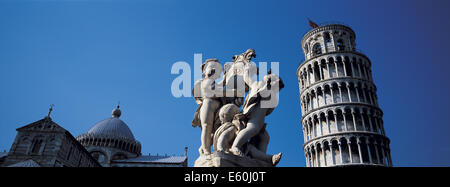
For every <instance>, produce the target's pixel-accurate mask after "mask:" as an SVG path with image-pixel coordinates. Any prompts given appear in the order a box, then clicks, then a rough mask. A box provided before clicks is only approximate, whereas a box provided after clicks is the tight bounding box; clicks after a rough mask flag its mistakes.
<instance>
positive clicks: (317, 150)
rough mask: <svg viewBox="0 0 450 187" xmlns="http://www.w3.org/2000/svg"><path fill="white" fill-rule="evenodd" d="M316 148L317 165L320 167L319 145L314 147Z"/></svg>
mask: <svg viewBox="0 0 450 187" xmlns="http://www.w3.org/2000/svg"><path fill="white" fill-rule="evenodd" d="M314 148H315V149H316V150H315V151H316V166H317V167H320V160H319V149H318V147H317V146H315V147H314Z"/></svg>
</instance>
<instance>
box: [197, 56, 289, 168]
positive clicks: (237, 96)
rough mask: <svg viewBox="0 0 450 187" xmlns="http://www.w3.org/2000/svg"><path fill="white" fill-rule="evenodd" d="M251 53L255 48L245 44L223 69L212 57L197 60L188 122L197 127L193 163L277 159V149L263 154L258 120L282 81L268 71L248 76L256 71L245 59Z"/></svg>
mask: <svg viewBox="0 0 450 187" xmlns="http://www.w3.org/2000/svg"><path fill="white" fill-rule="evenodd" d="M255 57H256V54H255V50H253V49H248V50H247V51H246V52H244V53H242V54H240V55H235V56H233V61H232V63H231V64H225V65H224V67H223V68H222V65H221V64H220V62H219V60H218V59H208V60H205V62H204V63H203V64H202V65H201V67H200V68H201V70H202V77H203V78H202V79H200V80H198V81H197V82H196V83H195V84H194V88H193V90H192V92H193V95H194V98H195V101H196V102H197V104H198V108H197V110H196V112H195V115H194V119H193V121H192V126H193V127H197V126H198V127H200V128H201V130H202V133H201V147H200V148H199V153H200V157H199V158H198V159H197V160H196V161H195V164H194V166H197V167H246V166H248V167H271V166H276V165H277V164H278V162H279V161H280V160H281V156H282V154H281V153H278V154H275V155H270V154H267V153H266V152H267V146H268V144H269V134H268V133H267V131H266V126H267V124H266V123H265V122H264V119H265V117H266V116H267V115H269V114H270V113H271V112H272V111H273V110H274V108H275V107H276V106H277V104H278V96H277V94H278V92H279V91H280V90H281V89H282V88H283V87H284V84H283V81H282V80H281V79H280V77H279V76H278V75H276V74H272V73H271V71H269V72H268V73H267V75H265V76H264V77H263V78H262V80H259V81H258V80H257V79H256V78H254V77H256V76H257V75H258V74H259V71H258V67H257V66H256V65H255V64H254V63H252V62H251V59H252V58H255ZM222 73H223V79H222V80H221V81H220V82H217V80H218V79H219V78H220V77H222ZM241 107H242V109H241ZM211 146H212V147H213V149H214V152H211Z"/></svg>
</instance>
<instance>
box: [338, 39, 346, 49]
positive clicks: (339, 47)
mask: <svg viewBox="0 0 450 187" xmlns="http://www.w3.org/2000/svg"><path fill="white" fill-rule="evenodd" d="M337 49H338V51H343V50H344V49H345V45H344V42H343V41H342V39H339V40H338V41H337Z"/></svg>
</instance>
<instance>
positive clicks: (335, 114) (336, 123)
mask: <svg viewBox="0 0 450 187" xmlns="http://www.w3.org/2000/svg"><path fill="white" fill-rule="evenodd" d="M333 114H334V124H335V125H336V130H337V131H338V132H340V131H339V128H338V122H337V113H336V112H334V111H333Z"/></svg>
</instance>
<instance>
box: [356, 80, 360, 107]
mask: <svg viewBox="0 0 450 187" xmlns="http://www.w3.org/2000/svg"><path fill="white" fill-rule="evenodd" d="M355 92H356V98H357V99H358V103H360V102H361V98H359V91H358V85H357V84H355Z"/></svg>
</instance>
